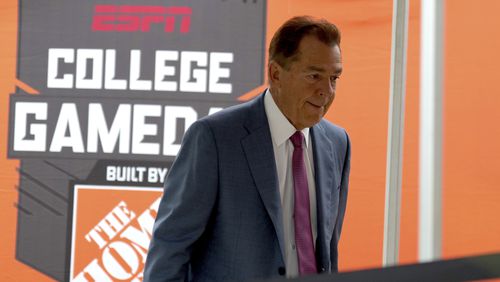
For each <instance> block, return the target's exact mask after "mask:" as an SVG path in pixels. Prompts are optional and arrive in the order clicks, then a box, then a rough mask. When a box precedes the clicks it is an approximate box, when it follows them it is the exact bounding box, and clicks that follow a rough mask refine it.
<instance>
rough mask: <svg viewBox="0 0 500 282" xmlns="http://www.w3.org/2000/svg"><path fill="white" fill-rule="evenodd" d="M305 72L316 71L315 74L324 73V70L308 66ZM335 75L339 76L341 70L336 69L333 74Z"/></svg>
mask: <svg viewBox="0 0 500 282" xmlns="http://www.w3.org/2000/svg"><path fill="white" fill-rule="evenodd" d="M306 71H317V72H326V70H325V69H324V68H322V67H317V66H308V67H307V68H306ZM335 74H336V75H340V74H342V68H340V69H338V70H337V71H336V72H335Z"/></svg>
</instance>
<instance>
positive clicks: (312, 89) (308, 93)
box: [269, 36, 342, 130]
mask: <svg viewBox="0 0 500 282" xmlns="http://www.w3.org/2000/svg"><path fill="white" fill-rule="evenodd" d="M298 51H299V53H298V60H296V61H293V62H290V63H289V67H288V69H285V68H283V67H282V66H280V65H278V64H277V63H276V62H271V64H270V65H269V74H270V80H271V91H272V95H273V98H274V100H275V102H276V104H277V105H278V107H279V108H280V110H281V111H282V112H283V114H284V115H285V116H286V117H287V119H288V120H289V121H290V123H291V124H293V126H295V128H296V129H297V130H302V129H303V128H306V127H311V126H313V125H315V124H316V123H318V122H319V121H320V120H321V118H322V117H323V116H324V115H325V114H326V112H327V111H328V108H330V105H331V104H332V102H333V99H334V98H335V86H336V83H337V78H338V77H339V76H340V74H341V72H342V60H341V54H340V49H339V46H337V45H335V46H329V45H326V44H325V43H323V42H321V41H319V40H318V39H317V38H316V37H314V36H305V37H304V38H302V40H301V42H300V44H299V50H298Z"/></svg>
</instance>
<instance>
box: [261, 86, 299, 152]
mask: <svg viewBox="0 0 500 282" xmlns="http://www.w3.org/2000/svg"><path fill="white" fill-rule="evenodd" d="M264 95H265V96H264V108H265V110H266V115H267V120H268V123H269V130H270V131H271V138H272V139H273V143H274V145H275V146H276V147H279V146H281V144H283V143H285V142H286V141H287V140H288V138H290V136H292V135H293V134H294V133H295V131H297V129H295V127H294V126H293V125H292V124H291V123H290V122H289V121H288V119H287V118H286V117H285V115H284V114H283V113H282V112H281V110H280V109H279V108H278V105H276V102H275V101H274V98H273V96H272V94H271V91H270V90H269V88H268V89H267V90H266V92H265V93H264ZM301 131H302V134H303V135H304V139H305V141H306V142H305V143H306V144H305V145H306V148H307V147H308V146H309V128H304V129H302V130H301Z"/></svg>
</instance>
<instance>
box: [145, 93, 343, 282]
mask: <svg viewBox="0 0 500 282" xmlns="http://www.w3.org/2000/svg"><path fill="white" fill-rule="evenodd" d="M311 134H312V135H311V136H312V142H313V148H314V149H313V152H314V165H315V180H316V194H317V195H316V199H317V209H318V210H317V220H318V223H317V226H318V233H317V234H318V236H317V241H316V256H317V262H318V269H319V270H320V271H322V272H329V271H337V257H338V249H337V244H338V241H339V237H340V232H341V229H342V222H343V218H344V213H345V208H346V200H347V190H348V189H347V188H348V178H349V167H350V165H349V164H350V149H349V139H348V136H347V134H346V132H345V130H344V129H342V128H339V127H337V126H335V125H333V124H331V123H329V122H328V121H325V120H322V121H321V122H319V123H318V124H316V125H315V126H314V127H312V128H311ZM282 222H283V220H282V211H281V201H280V195H279V190H278V179H277V174H276V165H275V161H274V153H273V146H272V140H271V134H270V131H269V125H268V121H267V117H266V114H265V109H264V99H263V95H261V96H259V97H258V98H256V99H254V100H252V101H250V102H247V103H244V104H241V105H238V106H235V107H232V108H228V109H227V110H224V111H221V112H218V113H216V114H213V115H210V116H208V117H205V118H203V119H200V120H199V121H197V122H195V123H194V124H193V125H192V126H191V127H190V128H189V130H188V131H187V132H186V134H185V136H184V139H183V144H182V147H181V149H180V151H179V154H178V156H177V159H176V160H175V162H174V164H173V165H172V168H171V169H170V172H169V174H168V176H167V178H166V181H165V190H164V196H163V198H162V201H161V203H160V207H159V211H158V216H157V218H156V222H155V226H154V230H153V237H152V240H151V245H150V248H149V253H148V257H147V261H146V266H145V271H144V281H186V280H192V281H244V280H247V279H255V278H264V277H272V276H278V275H280V274H281V275H283V274H284V273H285V269H284V265H285V264H284V242H283V240H284V239H283V223H282Z"/></svg>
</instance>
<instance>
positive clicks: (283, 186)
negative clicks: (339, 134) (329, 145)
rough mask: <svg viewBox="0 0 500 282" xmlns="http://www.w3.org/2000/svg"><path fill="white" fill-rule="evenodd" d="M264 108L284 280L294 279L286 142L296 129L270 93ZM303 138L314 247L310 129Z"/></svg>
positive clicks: (288, 145) (291, 194) (291, 196)
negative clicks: (276, 191) (273, 167)
mask: <svg viewBox="0 0 500 282" xmlns="http://www.w3.org/2000/svg"><path fill="white" fill-rule="evenodd" d="M264 95H265V96H264V108H265V110H266V115H267V120H268V122H269V129H270V131H271V138H272V141H273V149H274V159H275V161H276V171H277V173H278V183H279V191H280V197H281V207H282V211H283V230H284V236H285V238H284V243H285V246H284V247H285V258H284V259H285V267H286V276H287V277H296V276H298V274H299V268H298V261H297V250H296V248H295V230H294V228H295V224H294V221H293V210H294V189H293V174H292V155H293V144H292V141H290V140H289V138H290V136H292V135H293V134H294V133H295V132H296V131H297V129H295V127H294V126H293V125H292V124H291V123H290V122H289V121H288V119H287V118H286V117H285V115H284V114H283V113H282V112H281V110H280V109H279V108H278V106H277V105H276V103H275V101H274V99H273V97H272V95H271V92H270V91H269V89H268V90H266V93H265V94H264ZM302 134H303V135H304V137H305V146H306V147H307V148H306V150H304V161H305V165H306V172H307V185H308V188H309V201H310V215H311V228H312V234H313V242H314V244H316V237H317V222H316V185H315V182H314V163H313V152H312V142H311V136H310V134H309V128H304V129H302Z"/></svg>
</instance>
